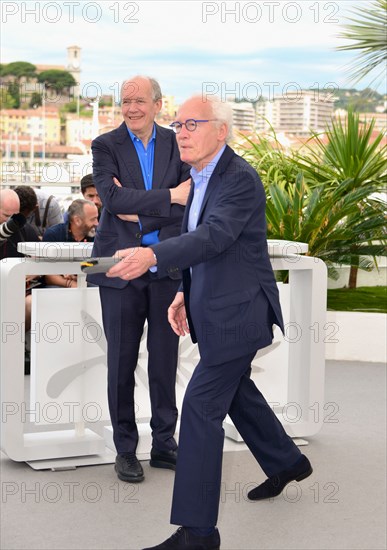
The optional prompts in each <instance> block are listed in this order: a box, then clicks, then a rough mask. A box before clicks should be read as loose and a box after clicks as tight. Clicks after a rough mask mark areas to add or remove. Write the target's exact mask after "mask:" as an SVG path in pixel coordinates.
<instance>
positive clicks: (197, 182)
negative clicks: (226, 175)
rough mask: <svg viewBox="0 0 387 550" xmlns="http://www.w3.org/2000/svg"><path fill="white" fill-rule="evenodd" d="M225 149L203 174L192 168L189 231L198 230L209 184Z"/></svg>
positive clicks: (206, 167) (205, 168)
mask: <svg viewBox="0 0 387 550" xmlns="http://www.w3.org/2000/svg"><path fill="white" fill-rule="evenodd" d="M225 148H226V146H225V145H224V146H223V147H222V148H221V149H220V151H218V153H217V154H216V155H215V156H214V158H213V159H212V160H211V161H210V162H209V163H208V164H207V166H205V167H204V168H203V170H202V171H201V172H198V171H197V170H195V168H191V177H192V181H193V182H194V196H193V199H192V203H191V207H190V209H189V215H188V231H194V230H195V229H196V226H197V224H198V219H199V213H200V210H201V207H202V204H203V199H204V195H205V194H206V191H207V186H208V182H209V180H210V177H211V176H212V173H213V171H214V170H215V166H216V165H217V164H218V161H219V159H220V157H221V156H222V155H223V151H224V150H225Z"/></svg>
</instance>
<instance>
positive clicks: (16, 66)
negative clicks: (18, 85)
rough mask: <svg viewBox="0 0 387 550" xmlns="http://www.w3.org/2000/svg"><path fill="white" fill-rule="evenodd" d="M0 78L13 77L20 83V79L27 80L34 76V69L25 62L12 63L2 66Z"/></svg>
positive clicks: (30, 64)
mask: <svg viewBox="0 0 387 550" xmlns="http://www.w3.org/2000/svg"><path fill="white" fill-rule="evenodd" d="M2 76H14V77H15V79H16V80H17V81H18V82H20V79H21V78H22V77H25V78H27V79H29V78H33V77H35V76H36V67H35V65H32V63H27V62H26V61H14V62H13V63H8V64H7V65H4V66H3V70H2Z"/></svg>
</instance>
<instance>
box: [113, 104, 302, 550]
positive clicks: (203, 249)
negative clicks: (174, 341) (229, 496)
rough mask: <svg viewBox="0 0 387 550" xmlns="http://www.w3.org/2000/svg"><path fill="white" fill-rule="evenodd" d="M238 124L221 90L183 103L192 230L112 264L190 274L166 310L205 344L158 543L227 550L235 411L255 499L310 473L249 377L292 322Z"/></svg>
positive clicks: (188, 226) (181, 329)
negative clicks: (259, 475)
mask: <svg viewBox="0 0 387 550" xmlns="http://www.w3.org/2000/svg"><path fill="white" fill-rule="evenodd" d="M231 121H232V111H231V107H230V106H229V105H227V103H224V102H223V103H222V102H221V101H219V100H217V99H215V98H207V99H205V98H202V97H200V96H196V97H193V98H191V99H189V100H188V101H186V102H185V103H184V104H183V105H182V107H181V108H180V110H179V112H178V114H177V120H176V122H174V123H173V127H174V129H175V131H176V133H177V142H178V145H179V149H180V154H181V158H182V160H183V161H185V162H187V163H188V164H190V165H191V166H192V169H191V176H192V180H193V189H192V191H191V194H190V196H189V199H188V203H187V209H186V213H185V216H184V220H183V224H182V231H183V234H182V235H181V236H179V237H175V238H172V239H170V240H168V241H166V242H163V243H159V244H155V245H152V250H147V249H143V248H138V249H126V250H121V251H119V252H118V253H117V256H118V257H121V258H123V259H122V261H121V262H119V263H117V264H116V265H115V266H114V267H113V268H111V269H110V271H109V272H108V276H109V277H117V276H119V277H121V278H122V280H124V281H127V280H131V279H133V278H134V277H138V276H139V275H140V274H141V273H142V272H144V270H147V269H149V268H150V267H152V268H154V267H155V266H156V268H157V273H158V276H159V277H164V276H166V275H169V276H170V277H171V278H174V277H176V276H178V275H179V273H180V272H181V271H182V273H183V288H182V290H183V291H182V292H181V291H179V292H178V293H177V294H176V297H175V299H174V301H173V303H172V304H171V306H170V308H169V311H168V317H169V321H170V323H171V326H172V328H173V329H174V331H175V332H176V334H178V335H184V334H185V333H188V332H190V333H191V337H192V340H193V341H194V342H196V341H197V342H198V345H199V350H200V357H201V358H200V361H199V364H198V365H197V367H196V369H195V371H194V373H193V375H192V378H191V380H190V382H189V384H188V386H187V390H186V393H185V397H184V402H183V410H182V415H181V427H180V434H179V457H178V461H177V468H176V476H175V485H174V493H173V503H172V513H171V523H174V524H177V525H181V526H182V527H180V528H179V529H178V530H177V531H176V532H175V533H174V534H173V535H172V536H171V537H170V538H169V539H167V540H166V541H165V542H164V543H162V544H160V545H158V546H155V547H154V549H152V550H156V549H159V550H163V549H170V550H172V549H180V550H181V549H189V550H194V549H195V550H198V549H202V550H203V549H208V550H215V549H218V548H220V536H219V532H218V530H217V529H216V523H217V517H218V508H219V497H220V488H221V470H222V450H223V440H224V432H223V429H222V422H223V420H224V418H225V416H226V414H229V415H230V417H231V419H232V421H233V423H234V424H235V426H236V428H237V430H238V431H239V433H240V434H241V436H242V438H243V439H244V441H245V443H246V444H247V446H248V447H249V449H250V451H251V452H252V454H253V455H254V457H255V459H256V460H257V462H258V463H259V465H260V466H261V467H262V469H263V470H264V472H265V473H266V475H267V476H268V479H267V480H266V481H265V482H264V483H263V484H261V485H260V486H259V487H257V488H255V489H253V490H252V491H250V493H249V495H248V496H249V498H250V499H251V500H260V499H264V498H270V497H273V496H276V495H278V494H279V493H280V492H281V491H282V490H283V488H284V487H285V485H286V484H287V483H289V482H290V481H292V480H297V481H300V480H301V479H304V478H305V477H307V476H308V475H310V474H311V473H312V467H311V465H310V462H309V460H308V459H307V458H306V457H305V456H304V455H302V454H301V452H300V451H299V449H298V447H297V446H296V445H295V444H294V442H293V441H292V440H291V438H290V437H288V436H287V435H286V433H285V431H284V429H283V427H282V425H281V423H280V422H279V420H278V419H277V417H276V416H275V414H274V412H273V410H272V409H271V408H270V406H269V405H268V403H267V402H266V400H265V398H264V397H263V395H262V394H261V393H260V392H259V390H258V389H257V387H256V386H255V384H254V382H253V381H252V380H251V378H250V373H251V362H252V360H253V358H254V356H255V354H256V352H257V350H259V349H260V348H263V347H265V346H268V345H269V344H270V343H271V342H272V338H273V332H272V327H273V324H276V325H278V326H279V327H281V329H283V320H282V314H281V308H280V304H279V298H278V290H277V285H276V282H275V278H274V274H273V271H272V268H271V264H270V260H269V255H268V250H267V241H266V222H265V192H264V189H263V186H262V183H261V181H260V179H259V177H258V175H257V173H256V172H255V170H253V168H252V167H251V166H250V165H249V164H248V163H247V162H246V161H245V160H243V159H242V158H241V157H239V156H238V155H236V154H235V153H234V151H233V150H232V149H231V148H230V147H228V146H227V145H226V140H227V139H228V137H229V133H230V129H231ZM112 280H115V279H112ZM147 550H150V549H147Z"/></svg>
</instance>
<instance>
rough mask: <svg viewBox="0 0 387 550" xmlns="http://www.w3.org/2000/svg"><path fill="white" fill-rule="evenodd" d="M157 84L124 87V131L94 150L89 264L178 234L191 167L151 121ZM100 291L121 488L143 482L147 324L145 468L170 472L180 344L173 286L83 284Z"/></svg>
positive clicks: (142, 281) (97, 278)
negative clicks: (140, 374) (138, 396)
mask: <svg viewBox="0 0 387 550" xmlns="http://www.w3.org/2000/svg"><path fill="white" fill-rule="evenodd" d="M161 98H162V96H161V90H160V86H159V84H158V83H157V81H156V80H154V79H151V78H148V77H142V76H137V77H134V78H131V79H129V80H126V81H125V82H124V83H123V85H122V88H121V103H122V115H123V118H124V122H123V123H122V124H121V126H119V127H118V128H117V129H115V130H113V131H111V132H108V133H106V134H103V135H101V136H99V137H98V138H96V139H95V140H94V141H93V142H92V152H93V182H94V184H95V186H96V188H97V191H98V194H99V196H100V198H101V201H102V204H103V209H102V215H101V218H100V221H99V226H98V230H97V233H96V236H95V241H94V243H95V245H94V248H93V256H95V257H100V256H111V255H112V254H113V253H114V252H115V251H116V250H117V249H118V248H122V247H124V246H127V245H128V244H129V245H130V246H149V244H150V243H157V242H162V241H164V240H165V239H167V238H169V237H173V236H176V235H179V233H180V230H181V222H182V218H183V213H184V206H185V204H186V201H187V198H188V193H189V188H190V179H188V178H189V166H187V165H185V164H184V163H183V162H181V160H180V156H179V151H178V147H177V144H176V138H175V135H174V132H173V131H172V130H170V129H166V128H162V127H161V126H159V125H157V124H156V123H155V122H154V119H155V117H156V115H157V113H158V112H159V111H160V109H161V106H162V99H161ZM88 281H89V282H90V283H93V284H96V285H99V290H100V298H101V306H102V317H103V325H104V331H105V335H106V339H107V344H108V351H107V359H108V401H109V410H110V417H111V422H112V427H113V440H114V444H115V447H116V450H117V457H116V463H115V470H116V472H117V475H118V477H119V479H121V480H123V481H128V482H139V481H142V480H143V479H144V473H143V469H142V466H141V464H140V462H139V461H138V459H137V457H136V448H137V443H138V431H137V426H136V419H135V403H134V387H135V379H134V372H135V369H136V365H137V360H138V351H139V346H140V340H141V336H142V333H143V330H144V323H145V321H146V320H147V323H148V338H147V349H148V354H149V358H148V379H149V393H150V402H151V414H152V416H151V428H152V449H151V462H150V464H151V466H154V467H159V468H169V469H172V470H174V469H175V464H176V454H177V444H176V441H175V439H174V433H175V428H176V421H177V408H176V400H175V384H176V368H177V354H178V336H177V335H176V334H174V332H173V330H172V329H171V327H170V325H169V324H168V320H167V310H168V306H169V305H170V303H171V300H172V299H173V297H174V295H175V294H176V290H177V288H178V285H179V281H177V280H171V279H170V278H169V277H168V276H165V277H163V278H157V277H154V276H152V274H150V273H145V274H144V275H143V276H142V277H141V278H139V279H138V280H136V281H132V282H130V283H129V282H128V281H122V280H121V279H109V278H107V277H106V276H105V275H102V274H97V275H89V276H88Z"/></svg>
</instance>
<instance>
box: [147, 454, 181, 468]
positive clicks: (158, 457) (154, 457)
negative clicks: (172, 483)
mask: <svg viewBox="0 0 387 550" xmlns="http://www.w3.org/2000/svg"><path fill="white" fill-rule="evenodd" d="M176 459H177V449H175V450H174V451H173V450H170V451H158V450H157V449H152V450H151V458H150V462H149V465H150V466H153V468H166V469H167V470H175V469H176Z"/></svg>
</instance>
